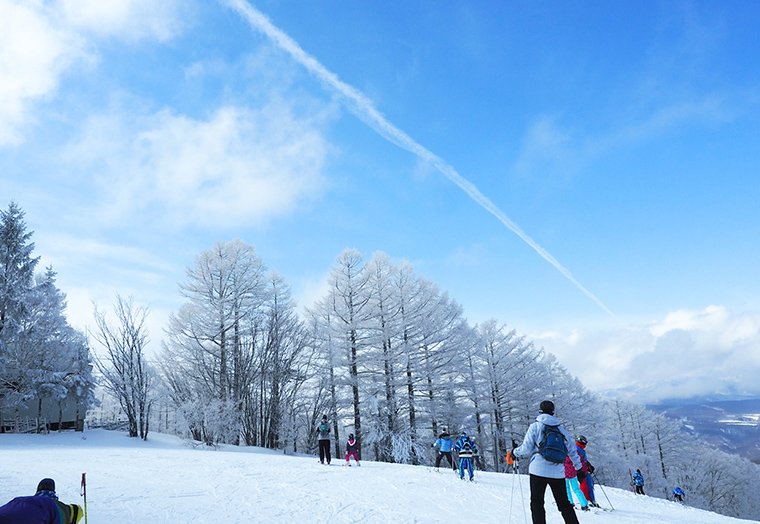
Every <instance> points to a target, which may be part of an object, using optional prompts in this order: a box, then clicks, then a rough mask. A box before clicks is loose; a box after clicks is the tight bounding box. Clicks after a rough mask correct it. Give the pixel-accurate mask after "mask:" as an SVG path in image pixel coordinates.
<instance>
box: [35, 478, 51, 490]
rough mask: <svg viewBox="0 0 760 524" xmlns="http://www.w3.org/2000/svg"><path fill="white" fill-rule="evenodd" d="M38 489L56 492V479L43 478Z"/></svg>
mask: <svg viewBox="0 0 760 524" xmlns="http://www.w3.org/2000/svg"><path fill="white" fill-rule="evenodd" d="M37 491H38V492H40V491H53V492H55V481H54V480H53V479H42V480H40V483H39V484H37Z"/></svg>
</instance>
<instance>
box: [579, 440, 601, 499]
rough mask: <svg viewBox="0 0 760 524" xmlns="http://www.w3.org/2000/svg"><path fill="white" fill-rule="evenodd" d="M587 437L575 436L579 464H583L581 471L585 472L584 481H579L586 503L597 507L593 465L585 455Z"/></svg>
mask: <svg viewBox="0 0 760 524" xmlns="http://www.w3.org/2000/svg"><path fill="white" fill-rule="evenodd" d="M587 444H588V439H587V438H586V437H584V436H583V435H578V436H577V437H576V438H575V447H576V448H577V449H578V456H579V457H580V458H581V464H582V465H583V471H584V472H585V473H586V479H585V481H584V482H579V485H580V487H581V491H583V495H584V496H585V497H586V500H588V503H589V504H590V505H591V506H593V507H595V508H598V507H599V504H597V503H596V496H595V495H594V477H593V475H592V474H593V473H594V466H592V465H591V462H589V461H588V455H586V445H587Z"/></svg>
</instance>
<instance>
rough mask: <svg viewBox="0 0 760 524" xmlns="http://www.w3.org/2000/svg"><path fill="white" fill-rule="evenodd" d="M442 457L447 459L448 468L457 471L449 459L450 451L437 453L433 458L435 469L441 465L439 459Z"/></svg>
mask: <svg viewBox="0 0 760 524" xmlns="http://www.w3.org/2000/svg"><path fill="white" fill-rule="evenodd" d="M443 457H446V458H447V459H449V466H451V467H452V468H453V469H455V470H456V469H457V467H456V466H455V465H454V461H453V460H452V459H451V451H439V452H438V456H437V457H435V467H436V468H437V467H438V466H440V465H441V459H442V458H443Z"/></svg>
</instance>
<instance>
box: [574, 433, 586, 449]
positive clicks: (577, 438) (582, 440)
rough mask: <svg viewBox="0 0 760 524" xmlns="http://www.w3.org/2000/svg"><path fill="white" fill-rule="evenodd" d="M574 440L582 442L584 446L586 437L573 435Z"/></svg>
mask: <svg viewBox="0 0 760 524" xmlns="http://www.w3.org/2000/svg"><path fill="white" fill-rule="evenodd" d="M575 441H576V442H579V443H581V444H583V445H584V446H585V445H586V444H588V439H587V438H586V437H584V436H583V435H578V436H577V437H575Z"/></svg>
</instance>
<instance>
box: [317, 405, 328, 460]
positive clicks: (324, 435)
mask: <svg viewBox="0 0 760 524" xmlns="http://www.w3.org/2000/svg"><path fill="white" fill-rule="evenodd" d="M317 433H319V462H320V463H321V464H324V463H325V460H327V465H328V466H329V465H330V424H328V423H327V415H322V422H320V423H319V426H317Z"/></svg>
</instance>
